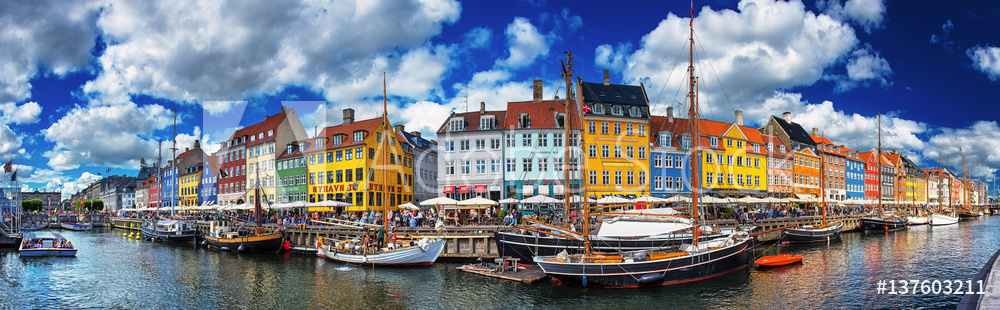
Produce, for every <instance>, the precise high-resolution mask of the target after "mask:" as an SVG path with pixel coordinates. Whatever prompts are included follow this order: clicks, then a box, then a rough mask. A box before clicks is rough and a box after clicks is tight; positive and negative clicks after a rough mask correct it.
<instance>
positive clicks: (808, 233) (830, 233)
mask: <svg viewBox="0 0 1000 310" xmlns="http://www.w3.org/2000/svg"><path fill="white" fill-rule="evenodd" d="M843 230H844V223H836V224H833V225H830V226H827V227H823V228H789V229H785V230H783V231H781V239H782V240H783V242H788V243H813V242H827V241H830V240H837V239H838V238H840V233H841V232H843Z"/></svg>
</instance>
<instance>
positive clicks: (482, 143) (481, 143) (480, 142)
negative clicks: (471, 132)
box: [476, 139, 486, 150]
mask: <svg viewBox="0 0 1000 310" xmlns="http://www.w3.org/2000/svg"><path fill="white" fill-rule="evenodd" d="M476 149H477V150H485V149H486V139H476Z"/></svg>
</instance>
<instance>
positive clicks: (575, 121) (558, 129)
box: [459, 91, 636, 200]
mask: <svg viewBox="0 0 1000 310" xmlns="http://www.w3.org/2000/svg"><path fill="white" fill-rule="evenodd" d="M535 93H541V92H540V91H536V92H535ZM534 99H535V100H532V101H524V102H508V103H507V113H506V119H505V121H504V125H505V128H504V129H505V130H504V132H503V134H504V147H503V148H502V149H503V159H504V161H505V162H504V163H503V164H504V165H503V168H504V170H503V171H502V172H503V175H504V186H505V188H509V189H513V192H514V195H513V196H508V198H516V199H525V198H529V197H531V196H535V195H544V196H547V197H552V198H555V199H560V200H562V199H564V198H566V197H567V193H572V194H576V193H578V192H579V188H580V187H581V186H582V180H581V179H580V177H581V176H580V171H579V169H578V167H579V161H580V155H581V154H580V147H579V146H578V143H579V138H577V137H579V134H580V129H579V128H580V123H581V122H580V119H579V116H578V114H577V112H576V111H572V110H571V111H570V119H571V120H572V122H571V123H569V124H567V123H566V119H567V117H566V105H567V104H569V105H570V106H575V105H576V104H577V103H576V102H570V100H548V101H543V100H541V99H542V98H540V97H536V98H534ZM567 125H568V126H569V127H570V131H569V132H570V135H569V139H568V141H567V136H566V126H567ZM464 141H466V140H460V141H459V149H460V150H461V149H463V148H464V147H465V143H466V142H464ZM487 143H489V140H486V139H475V140H471V141H470V142H469V144H471V146H470V147H471V148H472V149H473V151H483V150H486V149H487V148H491V147H493V145H487ZM567 143H568V144H567ZM590 147H591V148H590V149H591V151H590V154H589V155H592V156H591V157H590V158H588V159H589V160H596V158H597V157H596V155H597V151H596V150H597V149H596V147H595V146H594V145H591V146H590ZM567 150H568V152H569V157H568V158H569V159H567V157H566V153H567ZM632 154H633V156H634V154H635V152H634V150H633V153H632ZM624 155H627V154H624ZM491 160H492V159H491ZM492 163H493V162H488V161H487V160H486V159H475V160H466V161H460V162H459V166H460V169H459V172H460V173H466V172H468V173H470V174H474V175H481V174H491V173H493V172H494V170H493V169H492V168H493V166H492ZM466 166H471V168H470V169H468V170H467V169H466V168H465V167H466ZM565 169H568V170H569V183H566V181H565V179H566V174H565ZM590 174H591V178H592V179H596V177H597V171H594V170H591V172H590ZM631 181H632V183H631V184H635V183H636V180H635V179H634V177H633V179H632V180H631ZM594 184H600V183H594ZM624 184H629V183H627V182H626V183H624ZM567 190H569V192H567Z"/></svg>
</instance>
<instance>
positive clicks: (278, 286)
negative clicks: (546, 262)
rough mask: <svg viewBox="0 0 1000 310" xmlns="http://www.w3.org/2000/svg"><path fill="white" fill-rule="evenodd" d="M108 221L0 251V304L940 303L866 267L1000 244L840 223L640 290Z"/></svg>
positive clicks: (916, 264)
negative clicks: (53, 240)
mask: <svg viewBox="0 0 1000 310" xmlns="http://www.w3.org/2000/svg"><path fill="white" fill-rule="evenodd" d="M122 232H123V231H121V230H113V229H102V230H95V231H93V232H68V231H61V232H60V233H61V234H62V235H63V236H65V237H67V238H68V239H70V240H71V241H72V242H73V243H74V244H75V245H76V246H77V247H78V248H79V249H80V252H79V254H78V255H77V257H75V258H29V257H19V256H18V254H17V252H16V251H11V250H4V251H2V252H0V308H19V309H24V308H46V309H51V308H125V309H139V308H160V309H175V308H183V309H275V308H284V309H288V308H292V309H301V308H325V309H373V308H375V309H401V308H413V309H456V308H458V309H537V308H558V309H622V308H635V309H665V308H666V309H670V308H683V309H691V308H706V309H712V308H718V309H734V308H736V309H743V308H752V309H757V308H799V309H801V308H812V309H834V308H843V309H856V308H944V307H948V308H950V307H954V306H955V305H956V304H957V303H958V301H959V300H960V299H961V296H959V295H943V294H938V295H934V294H930V295H919V294H918V295H888V294H878V292H877V291H876V288H877V287H876V284H877V282H878V281H879V280H894V279H895V280H921V281H922V280H930V281H934V280H940V281H945V280H952V281H955V280H963V281H964V280H970V279H971V278H972V277H973V276H974V275H975V274H976V273H977V272H978V271H979V269H980V268H981V267H982V266H983V264H985V262H986V261H987V260H988V259H989V257H990V256H991V255H992V254H993V253H994V252H995V251H996V250H997V249H998V248H1000V234H998V232H1000V216H997V217H992V218H991V217H984V218H983V219H981V220H977V221H972V222H962V223H959V224H957V225H950V226H938V227H930V226H917V227H913V228H911V229H909V230H908V231H900V232H891V233H885V232H880V233H858V232H849V233H844V234H843V235H842V236H841V240H840V241H834V242H831V243H829V244H817V245H805V246H798V245H796V246H786V245H779V244H765V245H762V246H761V247H759V248H758V249H757V251H756V253H755V254H756V255H758V256H759V255H764V254H777V253H788V254H801V255H802V256H803V257H804V263H803V264H801V265H792V266H788V267H784V268H777V269H756V268H748V269H743V270H740V271H737V272H733V273H730V274H727V275H724V276H720V277H716V278H713V279H709V280H706V281H701V282H696V283H688V284H680V285H674V286H665V287H653V288H643V289H593V288H581V287H573V286H565V285H560V284H554V283H552V282H551V281H543V282H540V283H537V284H533V285H524V284H519V283H514V282H509V281H505V280H499V279H491V278H483V277H480V276H477V275H472V274H466V273H462V272H459V271H456V270H455V267H457V266H459V264H455V263H438V264H435V266H434V267H428V268H407V269H372V268H371V267H356V266H348V265H344V264H339V263H333V262H330V261H325V260H320V259H317V258H315V257H313V256H307V255H290V254H252V255H248V254H236V253H220V252H216V251H213V250H206V249H202V248H198V247H195V246H193V245H188V246H184V245H165V244H157V243H151V242H145V241H138V240H134V239H125V238H122V236H121V235H122Z"/></svg>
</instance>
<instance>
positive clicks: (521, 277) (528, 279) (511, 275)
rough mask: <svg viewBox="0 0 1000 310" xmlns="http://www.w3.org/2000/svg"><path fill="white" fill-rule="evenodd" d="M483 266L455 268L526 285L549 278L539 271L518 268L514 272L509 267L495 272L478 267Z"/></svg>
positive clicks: (480, 264)
mask: <svg viewBox="0 0 1000 310" xmlns="http://www.w3.org/2000/svg"><path fill="white" fill-rule="evenodd" d="M483 265H485V263H479V264H474V265H464V266H461V267H457V268H456V269H458V270H461V271H465V272H468V273H474V274H478V275H483V276H487V277H492V278H498V279H504V280H511V281H517V282H521V283H527V284H531V283H535V282H538V281H541V280H545V278H548V277H549V276H548V275H546V274H545V273H544V272H542V271H541V270H535V269H525V268H518V269H517V270H516V271H515V270H511V269H510V267H507V268H505V269H503V270H497V269H486V268H482V267H480V266H483Z"/></svg>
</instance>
